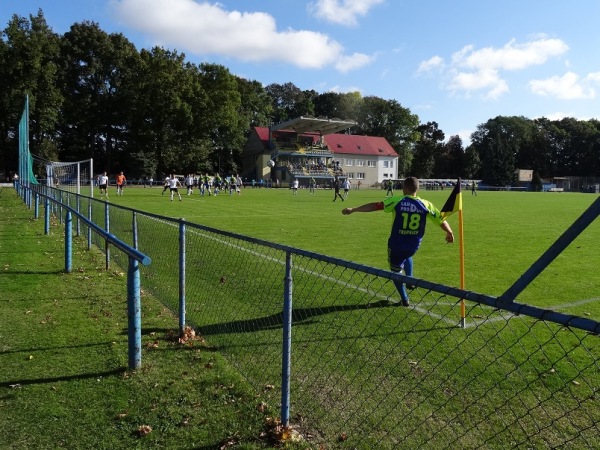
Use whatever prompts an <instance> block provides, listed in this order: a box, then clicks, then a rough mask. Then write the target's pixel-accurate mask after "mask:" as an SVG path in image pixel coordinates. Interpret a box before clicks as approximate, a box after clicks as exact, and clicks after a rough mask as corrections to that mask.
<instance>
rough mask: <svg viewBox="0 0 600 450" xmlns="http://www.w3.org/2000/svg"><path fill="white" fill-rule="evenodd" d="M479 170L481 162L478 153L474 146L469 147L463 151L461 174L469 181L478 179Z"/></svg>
mask: <svg viewBox="0 0 600 450" xmlns="http://www.w3.org/2000/svg"><path fill="white" fill-rule="evenodd" d="M480 169H481V160H480V159H479V152H478V151H477V149H476V148H475V146H474V145H469V146H468V147H467V148H466V149H465V160H464V167H463V170H464V172H463V174H464V176H465V177H467V178H470V179H472V180H473V179H475V178H479V170H480Z"/></svg>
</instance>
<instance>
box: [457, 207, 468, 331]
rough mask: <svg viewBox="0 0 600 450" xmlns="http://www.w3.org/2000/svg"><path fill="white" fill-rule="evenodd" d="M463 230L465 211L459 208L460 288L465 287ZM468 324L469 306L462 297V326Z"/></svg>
mask: <svg viewBox="0 0 600 450" xmlns="http://www.w3.org/2000/svg"><path fill="white" fill-rule="evenodd" d="M463 237H464V232H463V213H462V208H460V209H459V210H458V243H459V253H460V288H461V289H462V290H464V289H465V245H464V239H463ZM466 325H467V308H466V305H465V299H464V298H461V299H460V327H461V328H465V327H466Z"/></svg>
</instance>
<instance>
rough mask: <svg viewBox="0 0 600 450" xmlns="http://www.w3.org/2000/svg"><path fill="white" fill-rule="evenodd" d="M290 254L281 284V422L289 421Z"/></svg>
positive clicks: (284, 423) (288, 254)
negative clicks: (282, 283)
mask: <svg viewBox="0 0 600 450" xmlns="http://www.w3.org/2000/svg"><path fill="white" fill-rule="evenodd" d="M292 291H293V279H292V254H291V252H289V251H288V252H286V254H285V280H284V285H283V354H282V361H281V368H282V370H281V423H282V425H283V426H284V427H287V426H288V425H289V422H290V376H291V359H292Z"/></svg>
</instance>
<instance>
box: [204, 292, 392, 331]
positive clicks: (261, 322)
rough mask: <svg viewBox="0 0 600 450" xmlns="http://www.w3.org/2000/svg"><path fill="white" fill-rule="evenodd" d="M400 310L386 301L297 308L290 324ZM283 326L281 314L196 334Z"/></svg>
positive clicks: (234, 322) (223, 325)
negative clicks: (351, 313)
mask: <svg viewBox="0 0 600 450" xmlns="http://www.w3.org/2000/svg"><path fill="white" fill-rule="evenodd" d="M383 307H390V308H402V307H401V306H399V304H390V303H389V302H388V301H386V300H381V301H379V302H375V303H367V304H360V305H332V306H325V307H323V308H298V309H294V310H293V311H292V322H293V324H294V325H301V324H310V323H313V322H314V321H313V320H311V319H312V318H313V317H318V316H322V315H325V314H330V313H334V312H340V311H356V310H361V309H371V308H383ZM282 326H283V312H280V313H277V314H273V315H270V316H267V317H261V318H257V319H248V320H235V321H233V322H226V323H221V324H214V325H205V326H201V327H198V329H197V330H198V332H199V333H200V334H201V335H203V336H210V335H216V334H238V333H253V332H256V331H262V330H272V329H276V328H281V327H282Z"/></svg>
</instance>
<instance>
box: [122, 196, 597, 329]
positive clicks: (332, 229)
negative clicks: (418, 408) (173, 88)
mask: <svg viewBox="0 0 600 450" xmlns="http://www.w3.org/2000/svg"><path fill="white" fill-rule="evenodd" d="M161 192H162V188H153V189H143V188H141V187H129V188H128V189H127V190H126V192H125V195H124V196H122V197H116V195H114V194H112V193H111V197H110V199H111V202H112V203H113V204H119V205H124V206H128V207H130V208H135V209H141V210H144V211H149V212H153V213H156V214H161V215H166V216H170V217H173V218H185V220H187V221H189V222H194V223H199V224H202V225H206V226H210V227H214V228H217V229H222V230H228V231H233V232H236V233H239V234H243V235H246V236H253V237H258V238H262V239H265V240H268V241H274V242H278V243H283V244H287V245H291V246H293V247H297V248H301V249H305V250H312V251H315V252H318V253H321V254H325V255H330V256H336V257H340V258H342V259H346V260H350V261H355V262H359V263H362V264H366V265H370V266H373V267H378V268H384V269H387V244H386V243H387V237H388V233H389V228H390V222H391V216H390V215H387V214H384V213H381V212H379V213H363V214H360V213H356V214H353V215H351V216H343V215H342V214H341V210H342V208H343V207H345V206H358V205H360V204H362V203H366V202H371V201H378V200H381V199H382V198H383V196H384V194H385V193H384V191H381V190H360V191H357V190H353V191H351V193H350V195H349V198H348V199H347V200H346V201H345V202H344V203H342V202H341V201H339V199H338V201H337V202H335V203H334V202H333V201H332V199H333V192H332V191H331V190H324V191H323V190H320V191H317V194H316V195H314V196H312V195H309V193H308V191H306V190H300V191H299V194H298V195H297V196H293V195H292V193H291V191H290V190H288V189H271V190H268V189H252V188H246V189H244V190H242V194H241V195H239V196H238V195H233V196H229V194H228V193H221V194H220V195H219V196H217V197H214V196H212V197H201V196H200V195H199V194H198V191H195V193H194V194H193V195H192V196H186V195H185V192H184V191H183V190H182V192H183V201H182V202H179V201H177V200H175V201H174V202H172V203H171V202H170V201H169V199H168V193H165V194H164V195H161ZM449 194H450V191H449V190H444V191H420V193H419V195H421V196H422V197H424V198H427V199H429V200H431V201H432V202H433V203H434V204H435V205H437V206H438V208H440V207H441V206H442V205H443V204H444V202H445V201H446V199H447V198H448V195H449ZM595 199H596V196H595V195H591V194H578V193H529V192H479V195H478V196H476V197H474V196H471V193H470V192H468V191H467V192H464V193H463V218H464V220H463V222H464V251H465V262H464V267H465V288H466V289H468V290H472V291H475V292H480V293H484V294H488V295H493V296H499V295H501V294H502V293H503V292H504V291H505V290H506V289H508V288H509V287H510V286H511V285H512V284H513V283H514V282H515V281H516V280H517V279H518V278H519V277H520V276H521V275H522V274H523V273H524V272H525V271H526V270H527V269H528V268H529V267H530V266H531V264H532V263H533V262H535V261H536V260H537V259H538V258H539V256H541V255H542V254H543V252H544V251H546V250H547V249H548V247H549V246H550V245H551V244H552V243H553V242H554V241H555V240H556V239H557V238H558V237H559V236H560V235H561V234H562V233H563V232H564V231H565V230H566V229H567V228H568V227H569V226H570V225H571V224H572V223H573V222H574V221H575V220H576V219H577V218H578V217H579V216H580V215H581V213H583V211H585V210H586V209H587V208H588V207H589V205H590V204H591V203H592V202H593V201H594V200H595ZM449 222H450V224H451V225H452V227H453V229H454V232H455V235H457V236H458V214H454V215H453V216H452V217H451V218H450V219H449ZM599 240H600V221H595V222H594V223H593V224H592V225H591V226H590V227H588V229H587V230H585V231H584V232H583V233H582V234H581V235H580V236H579V237H578V238H577V239H576V240H575V242H574V243H573V244H571V246H569V248H567V250H566V251H564V252H563V253H562V254H561V255H560V256H559V257H558V258H556V260H555V261H554V262H553V263H552V264H551V265H550V266H549V267H548V268H547V269H546V270H544V271H543V272H542V274H541V275H540V276H539V277H538V278H537V279H536V280H535V281H534V282H533V283H532V284H531V285H530V286H528V288H527V289H526V290H525V291H524V292H522V293H521V295H520V296H519V297H518V298H517V301H518V302H521V303H528V304H531V305H535V306H539V307H551V308H553V309H556V310H560V311H562V312H565V313H569V314H575V315H586V316H591V317H593V318H595V319H596V320H598V319H600V302H594V301H590V300H591V299H595V298H597V297H599V292H598V290H597V286H599V285H600V272H598V271H597V270H596V264H597V252H596V250H595V248H596V245H597V244H596V243H597V242H598V241H599ZM414 260H415V276H416V277H418V278H423V279H426V280H430V281H435V282H439V283H443V284H447V285H450V286H459V285H460V259H459V245H458V242H456V243H455V244H454V245H447V244H445V242H444V234H443V233H442V232H441V231H440V230H438V229H436V227H434V226H432V225H431V224H429V226H428V229H427V233H426V236H425V238H424V240H423V244H422V246H421V249H420V250H419V251H418V252H417V254H416V256H415V258H414Z"/></svg>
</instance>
